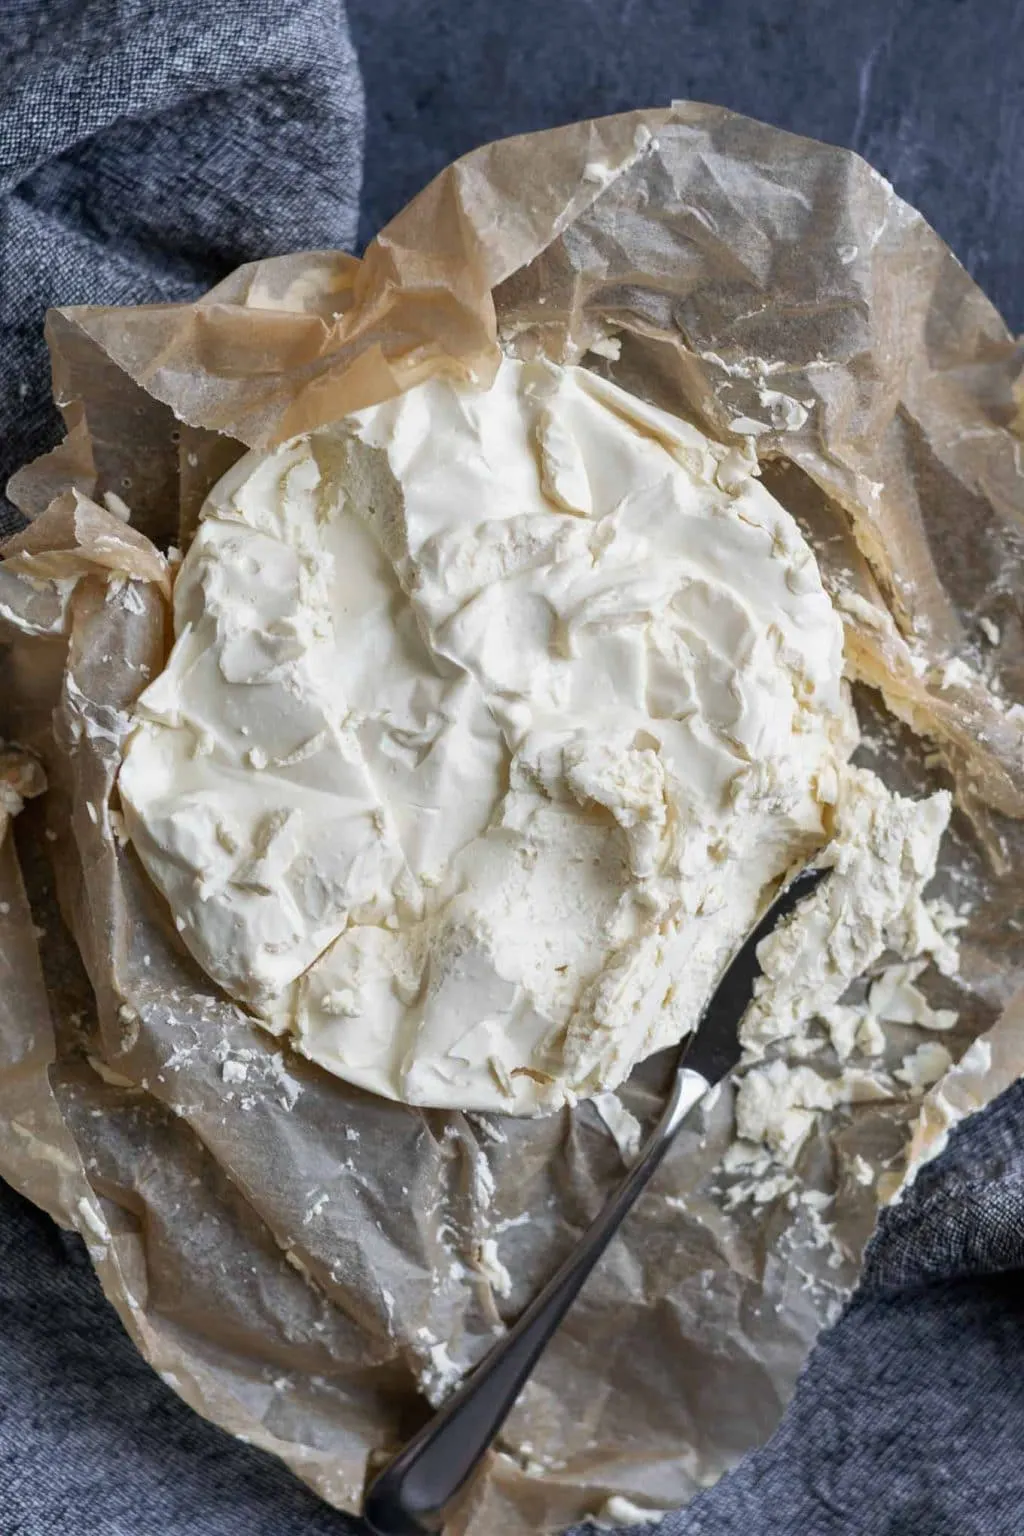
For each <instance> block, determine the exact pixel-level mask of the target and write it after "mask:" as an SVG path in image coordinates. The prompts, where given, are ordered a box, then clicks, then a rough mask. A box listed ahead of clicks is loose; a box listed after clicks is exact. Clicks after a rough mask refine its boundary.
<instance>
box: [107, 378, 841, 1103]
mask: <svg viewBox="0 0 1024 1536" xmlns="http://www.w3.org/2000/svg"><path fill="white" fill-rule="evenodd" d="M174 617H175V636H176V639H175V644H174V649H173V652H172V654H171V657H170V659H169V662H168V664H167V667H166V670H165V671H164V673H163V674H162V675H161V676H160V677H159V678H158V679H157V681H156V682H155V683H154V684H153V685H152V686H151V687H150V688H149V689H147V691H146V692H145V693H144V695H143V696H142V699H141V701H140V704H139V707H138V711H137V716H136V726H135V730H134V733H133V735H132V736H131V738H130V740H129V742H128V745H127V749H126V753H125V759H124V763H123V766H122V770H121V776H120V793H121V798H122V802H123V807H124V812H125V818H126V823H127V827H128V830H129V833H130V836H131V838H132V841H133V843H134V845H135V847H136V849H137V851H138V854H139V856H140V857H141V859H142V861H143V863H144V865H145V867H146V868H147V870H148V871H149V874H150V876H151V877H152V879H153V881H154V882H155V884H156V885H157V886H158V887H159V889H160V890H161V891H162V892H163V894H164V896H165V897H166V898H167V901H168V902H169V904H170V907H171V909H172V912H173V914H174V917H175V921H176V924H177V926H178V928H179V931H180V933H181V935H182V938H183V940H184V942H185V943H186V944H187V945H188V947H189V949H190V950H191V951H192V953H193V954H194V955H195V957H196V958H197V960H198V961H199V963H200V964H201V965H202V966H203V968H204V969H205V970H206V971H207V972H208V974H209V975H210V976H211V977H212V978H214V979H215V980H216V981H217V982H219V983H220V984H221V986H223V987H224V988H225V989H226V990H227V991H228V992H229V993H231V994H232V995H233V996H234V997H236V998H238V999H239V1000H240V1001H242V1002H243V1003H245V1004H246V1005H247V1006H248V1007H249V1008H250V1009H251V1010H252V1011H253V1012H254V1013H255V1014H256V1015H257V1016H259V1017H260V1018H262V1019H264V1020H265V1021H266V1022H267V1023H268V1024H269V1025H270V1027H272V1028H274V1029H277V1030H288V1031H290V1032H291V1033H292V1035H293V1036H294V1041H295V1044H296V1046H297V1048H298V1049H299V1050H301V1051H303V1052H304V1053H305V1054H306V1055H307V1056H309V1057H310V1058H312V1059H313V1060H314V1061H317V1062H320V1063H321V1064H322V1065H323V1066H324V1067H326V1068H328V1069H329V1070H330V1071H332V1072H335V1073H337V1074H339V1075H340V1076H342V1077H344V1078H347V1079H349V1080H350V1081H352V1082H355V1083H358V1084H361V1085H362V1086H364V1087H366V1088H369V1089H371V1090H373V1091H375V1092H378V1093H382V1094H385V1095H388V1096H390V1097H394V1098H399V1099H404V1100H406V1101H408V1102H411V1103H416V1104H429V1105H446V1106H455V1107H459V1108H463V1109H488V1110H499V1111H509V1112H513V1113H536V1112H538V1111H545V1110H548V1109H551V1108H554V1107H556V1106H557V1105H558V1104H560V1103H564V1102H572V1101H573V1100H574V1098H576V1097H577V1096H580V1095H591V1094H594V1093H597V1092H600V1091H602V1090H605V1089H609V1088H613V1087H614V1086H615V1085H616V1084H618V1083H619V1082H621V1081H622V1079H623V1078H624V1077H625V1076H626V1075H627V1073H628V1072H629V1070H630V1068H631V1067H632V1066H633V1064H634V1063H635V1062H636V1061H637V1060H638V1059H640V1058H641V1057H643V1056H645V1055H647V1054H649V1053H650V1052H652V1051H654V1050H657V1049H659V1048H660V1047H662V1046H664V1045H666V1044H669V1043H671V1042H673V1041H676V1040H678V1039H680V1038H681V1037H682V1035H683V1034H685V1033H686V1031H688V1030H689V1029H691V1028H692V1027H693V1024H694V1022H695V1021H696V1019H697V1017H698V1016H699V1013H700V1010H701V1008H702V1005H703V1003H704V1001H705V999H706V997H707V995H708V993H709V991H710V989H711V988H712V986H713V984H714V982H715V980H716V978H717V976H718V975H719V974H720V971H721V969H722V967H723V965H724V963H725V962H726V960H727V959H728V957H729V955H730V953H731V952H732V951H733V949H734V948H735V946H736V944H737V943H738V942H739V940H740V939H741V938H742V936H743V935H744V934H745V933H746V931H747V930H748V928H749V927H750V926H751V923H752V921H753V920H754V918H755V917H756V915H757V914H758V912H759V911H760V909H761V908H762V906H763V905H764V903H765V902H766V900H767V899H768V897H769V895H770V894H771V890H772V888H773V883H774V882H775V881H777V879H778V878H779V877H780V876H781V875H782V874H783V873H784V872H785V871H786V870H788V869H789V868H791V867H792V866H793V865H794V864H795V863H798V862H801V861H803V860H804V859H805V858H806V857H807V856H808V855H809V853H811V852H812V851H813V850H814V849H815V848H816V847H818V846H820V845H821V844H822V843H824V842H825V841H826V840H827V838H828V836H829V833H830V830H831V826H832V819H833V803H834V801H835V799H836V797H837V794H838V792H839V788H838V787H839V783H840V776H841V774H842V768H843V764H844V762H845V759H846V757H847V755H848V753H849V751H850V748H851V745H852V741H853V734H852V723H851V714H850V711H849V707H848V704H847V703H846V701H845V699H844V695H843V691H842V684H841V673H842V631H841V627H840V623H839V620H838V618H837V616H836V614H835V612H834V611H833V608H832V605H831V603H830V601H829V599H828V597H827V596H826V594H825V592H824V590H823V588H822V585H821V580H820V576H819V573H818V570H817V566H816V564H815V561H814V558H813V556H812V554H811V551H810V549H809V548H808V546H807V544H806V543H805V541H804V539H803V538H802V536H801V534H800V532H799V530H798V528H797V526H796V524H795V522H794V521H793V519H792V518H791V517H790V515H789V514H788V513H787V512H786V511H785V510H784V509H783V508H782V507H781V506H779V504H778V503H777V502H776V501H774V499H773V498H772V497H771V496H770V495H769V494H768V492H767V491H766V490H765V489H764V488H763V487H762V486H761V484H760V483H759V482H758V481H757V480H756V479H754V478H752V477H751V475H750V473H749V466H748V464H747V463H746V461H744V459H743V458H742V456H741V455H740V454H738V453H737V451H736V450H735V449H727V448H725V447H722V446H720V445H718V444H714V443H712V442H710V441H709V440H708V439H706V438H705V437H704V436H703V435H702V434H701V433H700V432H698V431H697V430H696V429H695V428H693V427H691V426H688V425H687V424H685V423H683V422H681V421H678V420H676V419H675V418H673V417H670V416H668V415H666V414H664V413H663V412H660V411H658V410H655V409H654V408H652V407H650V406H648V405H645V404H643V403H642V402H641V401H639V400H636V399H634V398H633V397H632V396H630V395H628V394H626V393H625V392H623V391H622V390H620V389H618V388H616V387H615V386H613V385H611V384H608V383H606V382H604V381H603V380H601V379H599V378H597V377H596V376H594V375H592V374H590V373H588V372H586V371H585V370H583V369H579V368H559V367H556V366H554V365H551V364H547V363H519V362H515V361H511V360H506V361H505V362H503V364H502V366H501V368H500V370H499V372H498V376H497V379H496V381H495V383H494V385H493V387H492V388H491V389H489V390H487V391H481V390H478V389H474V388H471V387H469V386H460V385H458V384H455V383H452V382H450V381H446V380H442V379H435V380H431V381H428V382H427V383H424V384H421V385H419V386H417V387H416V388H415V389H412V390H410V391H409V392H408V393H407V394H405V395H403V396H401V397H400V398H399V399H397V400H393V401H389V402H387V403H385V404H383V405H380V406H376V407H374V408H372V409H370V410H367V411H364V412H361V413H359V414H357V415H355V416H352V417H350V418H348V419H346V420H345V421H343V422H341V423H339V424H338V425H337V426H333V427H331V428H330V429H326V430H323V431H321V432H318V433H316V434H315V435H313V436H311V437H306V438H300V439H297V440H295V441H293V442H291V443H289V444H287V445H285V446H284V447H282V448H281V449H279V450H277V451H276V452H273V453H270V454H267V455H259V454H249V455H247V456H246V457H245V458H243V459H242V460H241V461H240V462H239V463H238V464H237V465H236V466H235V468H234V469H233V470H231V471H230V473H229V474H228V475H227V476H226V477H225V478H224V479H223V480H222V481H221V482H220V483H219V484H218V485H217V486H216V487H215V489H214V490H213V492H212V493H211V495H210V497H209V499H208V501H207V503H206V506H205V508H204V513H203V519H202V522H201V524H200V528H199V531H198V533H197V535H196V538H195V540H194V542H193V544H192V546H191V548H190V549H189V551H188V553H187V555H186V557H185V560H184V562H183V564H182V567H181V570H180V574H179V576H178V578H177V583H176V587H175V614H174Z"/></svg>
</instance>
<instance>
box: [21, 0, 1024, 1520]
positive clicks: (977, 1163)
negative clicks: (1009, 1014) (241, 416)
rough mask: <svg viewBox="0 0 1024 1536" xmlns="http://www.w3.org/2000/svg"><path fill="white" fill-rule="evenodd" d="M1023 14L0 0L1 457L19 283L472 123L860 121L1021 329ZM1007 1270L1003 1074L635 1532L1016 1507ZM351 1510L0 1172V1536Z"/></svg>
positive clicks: (131, 268)
mask: <svg viewBox="0 0 1024 1536" xmlns="http://www.w3.org/2000/svg"><path fill="white" fill-rule="evenodd" d="M1022 31H1024V6H1022V5H1021V4H1020V3H1017V0H989V3H985V4H978V3H972V0H930V3H925V0H916V3H911V0H859V3H857V4H854V5H839V4H829V3H827V0H559V3H557V4H552V3H551V0H516V4H515V5H506V4H501V3H499V0H349V3H348V7H347V18H346V15H345V14H344V12H343V9H342V5H341V0H0V483H2V480H3V479H5V478H6V476H7V474H8V473H9V472H10V471H11V470H12V469H14V468H15V467H17V466H18V465H19V464H20V463H22V462H23V461H24V460H25V459H27V458H29V457H31V456H32V455H34V454H35V453H38V452H40V451H41V450H43V449H44V448H46V447H48V446H50V445H51V444H52V443H53V442H54V441H55V440H56V436H57V430H58V429H57V420H56V417H55V414H54V411H53V408H52V405H51V404H50V402H49V394H48V388H47V373H46V359H45V353H44V349H43V346H42V319H43V313H44V311H45V309H46V307H47V305H49V304H58V303H83V302H108V303H109V302H135V301H146V300H153V299H160V298H173V299H177V298H185V297H188V296H189V295H191V294H193V293H196V292H198V291H200V290H201V289H203V288H204V287H207V286H208V285H209V284H210V283H211V282H213V281H215V280H216V279H217V278H219V277H221V276H222V275H223V274H224V273H226V272H227V271H229V270H230V269H231V268H232V267H233V266H236V265H237V264H238V263H239V262H241V261H244V260H248V259H251V258H253V257H256V256H260V255H265V254H268V253H272V252H278V251H282V250H287V249H294V248H297V247H303V246H306V247H309V246H325V245H340V246H345V247H347V248H351V249H358V248H359V246H360V245H361V243H363V242H365V240H366V239H368V238H369V237H370V236H371V235H372V234H373V232H374V230H375V229H376V228H378V227H379V225H380V224H381V223H383V222H384V221H385V220H386V219H387V218H388V217H389V216H390V215H391V214H392V213H393V212H395V210H396V209H397V208H399V207H400V206H401V205H402V203H404V202H405V201H406V200H407V199H408V197H409V196H411V195H412V194H413V193H414V192H415V191H417V190H418V188H419V187H420V186H421V185H422V184H423V183H424V182H425V181H426V180H427V179H428V177H429V176H430V175H432V174H433V173H434V172H435V171H436V170H438V169H440V167H441V166H442V165H444V164H445V163H446V162H447V161H448V160H450V159H452V158H453V157H454V156H455V155H456V154H459V153H461V152H462V151H464V150H466V149H469V148H471V147H472V146H473V145H475V144H477V143H480V142H482V141H484V140H486V139H489V138H495V137H498V136H500V135H503V134H507V133H513V132H519V131H523V130H527V129H532V128H541V127H547V126H550V125H552V124H555V123H558V122H564V121H567V120H569V119H572V118H577V117H584V116H591V115H595V114H598V113H603V112H612V111H616V110H620V109H624V108H628V107H632V106H637V105H654V104H658V103H661V102H665V101H668V100H669V99H671V98H672V97H674V96H685V97H691V98H695V99H699V100H707V101H717V102H721V103H723V104H725V105H726V106H730V107H733V108H736V109H737V110H739V111H743V112H747V113H750V114H752V115H754V116H757V117H761V118H764V119H766V120H767V121H769V122H774V123H778V124H779V125H780V126H783V127H786V128H791V129H794V130H796V131H799V132H802V133H807V134H812V135H814V136H816V137H818V138H824V139H829V140H832V141H833V142H837V143H842V144H848V145H850V146H852V147H853V148H855V149H857V150H859V151H860V152H861V153H862V154H864V155H865V156H866V157H867V158H868V159H869V160H871V161H872V162H873V163H874V164H875V165H876V166H877V167H878V168H879V169H880V170H881V171H882V172H884V173H885V174H886V175H887V176H888V177H889V178H890V179H891V180H892V181H893V182H894V184H895V186H896V188H897V190H898V191H899V192H900V193H901V194H902V195H903V196H904V197H905V198H907V199H908V200H909V201H911V202H913V203H915V204H916V205H917V206H918V207H920V208H921V209H922V210H923V212H924V213H925V214H926V215H927V217H928V218H929V219H930V220H931V221H932V223H933V224H935V225H936V227H937V228H938V229H939V230H940V232H941V233H942V234H943V235H944V236H945V237H946V239H947V240H948V241H949V243H950V244H951V245H952V247H953V249H954V250H955V251H956V252H957V254H958V255H959V256H960V258H961V259H962V260H963V261H964V263H965V264H966V266H967V267H968V268H969V269H970V271H971V272H972V273H973V274H974V276H975V277H976V278H977V279H978V281H979V282H980V283H981V284H982V285H983V286H984V287H985V288H986V289H987V290H988V292H989V293H990V295H991V296H992V297H993V298H994V299H995V301H996V302H997V303H998V304H999V305H1000V307H1001V308H1002V310H1003V312H1004V314H1005V315H1006V317H1007V319H1008V320H1009V322H1010V324H1011V325H1014V326H1018V325H1019V324H1020V322H1021V318H1022V315H1024V295H1022V292H1021V288H1020V284H1019V272H1020V253H1021V250H1022V248H1024V179H1022V178H1021V175H1020V167H1021V163H1022V150H1024V74H1022V71H1021V68H1020V61H1021V42H1022ZM364 101H365V108H364ZM364 130H365V136H364ZM361 179H362V190H361V192H360V182H361ZM5 516H6V518H7V520H6V521H5ZM9 526H11V523H10V520H9V514H6V515H5V512H4V509H3V506H2V505H0V531H2V530H3V528H4V527H9ZM2 686H3V679H2V677H0V687H2ZM0 985H2V977H0ZM1022 1265H1024V1090H1022V1089H1019V1088H1015V1089H1013V1090H1011V1091H1010V1092H1009V1093H1008V1094H1006V1095H1004V1097H1003V1099H1002V1100H1000V1101H999V1103H998V1104H997V1105H995V1106H994V1107H993V1108H992V1109H991V1110H990V1111H989V1112H988V1113H987V1114H985V1115H984V1116H981V1117H979V1118H978V1119H976V1120H974V1121H972V1122H970V1123H969V1124H968V1125H967V1126H966V1127H964V1128H963V1129H962V1130H961V1131H960V1132H958V1133H957V1134H956V1135H955V1136H954V1138H953V1143H952V1146H951V1148H950V1150H949V1152H948V1153H947V1154H946V1155H945V1156H944V1157H943V1158H942V1159H940V1160H939V1162H937V1163H936V1164H934V1165H932V1166H931V1167H930V1168H928V1169H927V1170H926V1171H925V1173H924V1175H923V1176H922V1178H921V1179H920V1180H919V1183H918V1185H917V1187H916V1188H915V1190H914V1192H913V1194H912V1196H911V1197H910V1198H909V1199H907V1200H906V1201H905V1202H904V1203H903V1204H902V1205H901V1206H900V1207H898V1208H897V1209H896V1210H895V1211H893V1212H891V1213H890V1214H889V1215H888V1216H887V1217H886V1218H885V1219H884V1220H883V1223H882V1227H881V1230H880V1233H879V1235H878V1237H877V1238H876V1239H875V1242H874V1244H873V1247H872V1249H871V1251H870V1254H869V1261H868V1266H867V1272H866V1275H865V1279H864V1282H863V1284H862V1286H861V1289H860V1291H859V1293H858V1295H857V1296H856V1298H855V1299H854V1301H853V1303H852V1305H851V1307H850V1309H849V1311H848V1312H847V1314H846V1316H845V1317H844V1318H843V1320H842V1321H841V1322H840V1323H839V1325H838V1326H837V1327H836V1328H835V1329H833V1330H832V1332H831V1333H830V1334H829V1335H828V1336H826V1338H825V1339H823V1341H822V1342H821V1344H820V1346H819V1348H818V1350H817V1351H816V1353H815V1355H814V1357H813V1359H812V1361H811V1364H810V1366H809V1368H808V1370H807V1372H806V1374H805V1376H804V1378H803V1381H802V1383H801V1385H800V1388H799V1390H798V1392H797V1396H796V1399H795V1401H794V1403H793V1405H792V1406H791V1408H790V1410H789V1413H788V1414H787V1416H786V1419H785V1421H784V1423H783V1425H782V1428H781V1429H780V1431H779V1433H778V1434H777V1435H776V1436H775V1438H774V1440H773V1441H772V1442H771V1444H770V1445H769V1446H767V1447H766V1448H765V1449H764V1450H762V1451H760V1452H758V1453H757V1454H755V1455H753V1456H751V1457H748V1458H747V1460H746V1461H745V1462H744V1463H743V1464H742V1465H741V1467H740V1468H739V1469H738V1470H737V1471H736V1472H735V1473H734V1474H733V1475H732V1476H731V1477H729V1478H726V1479H725V1480H724V1481H723V1482H722V1483H721V1484H720V1485H719V1486H718V1487H717V1488H716V1489H713V1490H711V1491H710V1492H708V1493H707V1494H705V1495H703V1496H702V1497H701V1498H700V1499H699V1500H698V1501H697V1503H696V1504H695V1505H693V1506H692V1507H691V1509H690V1510H689V1511H688V1512H687V1513H686V1514H685V1515H681V1516H673V1517H669V1518H668V1519H667V1520H666V1521H665V1522H664V1524H663V1526H662V1527H661V1530H662V1533H663V1536H838V1533H840V1532H842V1533H857V1536H1024V1285H1022V1275H1021V1268H1022ZM356 1531H357V1525H356V1523H355V1522H353V1521H350V1520H346V1519H345V1518H343V1517H341V1516H339V1515H336V1514H333V1513H332V1512H331V1511H330V1510H328V1509H326V1508H325V1507H324V1506H323V1505H322V1504H320V1503H319V1502H318V1501H317V1500H316V1499H315V1498H313V1496H312V1495H311V1494H309V1493H307V1492H306V1491H305V1490H304V1489H303V1488H302V1487H300V1486H299V1485H298V1484H297V1483H296V1482H295V1481H294V1480H293V1479H292V1478H291V1477H290V1476H289V1474H288V1473H286V1472H285V1471H284V1470H283V1468H281V1467H279V1466H278V1465H277V1464H276V1463H274V1462H272V1461H271V1460H269V1459H268V1458H266V1457H263V1456H261V1455H259V1454H257V1453H255V1452H253V1451H250V1450H247V1449H246V1448H245V1447H243V1446H240V1445H237V1444H235V1443H234V1442H232V1441H230V1440H229V1439H228V1438H227V1437H226V1436H224V1435H222V1434H221V1433H219V1432H218V1431H217V1430H215V1429H213V1428H212V1427H211V1426H209V1425H207V1424H204V1423H203V1422H201V1421H200V1420H199V1419H197V1418H196V1417H195V1416H194V1415H192V1414H191V1413H190V1412H189V1410H188V1409H186V1408H185V1407H183V1406H182V1405H181V1403H180V1402H179V1401H178V1400H177V1398H175V1397H174V1396H173V1394H172V1393H171V1392H170V1391H169V1390H168V1389H167V1388H166V1387H165V1386H164V1385H163V1383H162V1382H161V1381H160V1380H159V1379H158V1378H157V1377H156V1376H155V1375H154V1374H153V1373H152V1372H151V1371H150V1369H149V1368H148V1366H146V1365H145V1364H144V1363H143V1362H142V1361H141V1359H140V1358H139V1357H138V1356H137V1355H136V1354H135V1352H134V1350H133V1348H132V1346H131V1345H130V1344H129V1342H128V1341H127V1338H126V1337H125V1335H124V1334H123V1332H122V1330H121V1328H120V1325H119V1323H118V1322H117V1320H116V1318H115V1316H114V1314H113V1312H112V1311H111V1309H110V1308H108V1306H107V1305H106V1303H105V1302H104V1300H103V1298H102V1296H101V1295H100V1292H99V1288H98V1286H97V1284H96V1282H95V1280H94V1278H93V1276H92V1272H91V1270H90V1268H89V1265H88V1262H87V1260H86V1258H85V1254H84V1250H83V1248H82V1245H81V1244H80V1242H79V1241H78V1239H77V1238H73V1237H69V1236H68V1235H66V1234H63V1233H61V1232H59V1231H58V1230H57V1229H56V1228H55V1227H54V1226H53V1225H52V1223H51V1222H50V1221H49V1220H48V1219H47V1218H46V1217H44V1216H42V1215H41V1214H40V1213H39V1212H38V1211H36V1210H35V1209H33V1208H32V1207H30V1206H29V1205H27V1204H26V1202H24V1201H23V1200H21V1199H20V1198H19V1197H18V1196H16V1195H15V1194H14V1193H13V1192H12V1191H10V1190H8V1189H6V1188H5V1187H4V1186H2V1185H0V1536H51V1533H52V1536H345V1533H347V1536H354V1533H355V1532H356ZM494 1536H502V1533H501V1532H495V1533H494Z"/></svg>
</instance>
